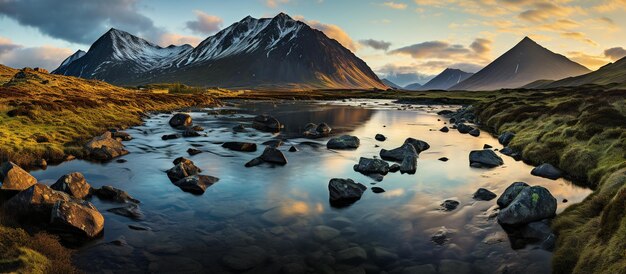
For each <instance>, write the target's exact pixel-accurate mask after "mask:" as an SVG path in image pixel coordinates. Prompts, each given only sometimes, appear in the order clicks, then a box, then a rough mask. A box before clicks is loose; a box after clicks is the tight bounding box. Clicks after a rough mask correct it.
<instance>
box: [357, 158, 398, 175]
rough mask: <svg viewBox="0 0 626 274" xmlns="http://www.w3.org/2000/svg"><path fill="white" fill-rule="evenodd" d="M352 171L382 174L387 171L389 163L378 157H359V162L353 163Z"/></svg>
mask: <svg viewBox="0 0 626 274" xmlns="http://www.w3.org/2000/svg"><path fill="white" fill-rule="evenodd" d="M400 168H402V167H400ZM354 171H357V172H361V173H363V174H370V173H378V174H383V175H384V174H387V173H388V172H389V164H388V163H387V162H385V161H383V160H380V159H369V158H365V157H361V158H360V159H359V163H358V164H356V165H354Z"/></svg>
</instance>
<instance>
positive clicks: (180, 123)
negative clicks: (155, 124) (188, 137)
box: [169, 113, 193, 129]
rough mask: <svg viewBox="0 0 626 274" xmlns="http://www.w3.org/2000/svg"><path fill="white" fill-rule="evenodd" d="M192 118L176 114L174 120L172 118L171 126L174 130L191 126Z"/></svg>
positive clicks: (184, 114) (185, 114) (187, 115)
mask: <svg viewBox="0 0 626 274" xmlns="http://www.w3.org/2000/svg"><path fill="white" fill-rule="evenodd" d="M192 122H193V121H192V119H191V116H190V115H189V114H187V113H176V114H174V116H172V118H170V121H169V124H170V126H171V127H173V128H178V129H181V128H184V127H188V126H191V123H192Z"/></svg>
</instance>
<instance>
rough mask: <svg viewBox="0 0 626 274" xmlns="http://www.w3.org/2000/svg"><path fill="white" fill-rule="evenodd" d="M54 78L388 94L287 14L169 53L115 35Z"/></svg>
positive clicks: (246, 22)
mask: <svg viewBox="0 0 626 274" xmlns="http://www.w3.org/2000/svg"><path fill="white" fill-rule="evenodd" d="M53 73H56V74H63V75H71V76H78V77H82V78H89V79H99V80H104V81H106V82H109V83H113V84H118V85H141V84H148V83H167V82H175V83H183V84H188V85H195V86H219V87H226V88H261V89H262V88H284V89H371V88H379V89H386V86H385V85H384V84H383V83H382V82H381V81H380V79H378V77H377V76H376V74H374V72H372V70H371V69H370V68H369V67H368V66H367V64H366V63H365V62H364V61H363V60H361V59H359V58H358V57H356V56H355V55H354V54H353V53H352V52H351V51H350V50H348V49H346V48H345V47H343V46H342V45H341V44H340V43H339V42H337V41H335V40H333V39H330V38H328V37H327V36H326V35H324V33H322V32H321V31H318V30H315V29H313V28H311V27H309V26H308V25H307V24H305V23H303V22H301V21H296V20H294V19H292V18H291V17H289V16H288V15H286V14H284V13H280V14H278V15H277V16H276V17H274V18H261V19H255V18H252V17H250V16H248V17H246V18H244V19H243V20H241V21H239V22H237V23H234V24H232V25H231V26H229V27H227V28H225V29H223V30H221V31H220V32H218V33H217V34H215V35H213V36H210V37H208V38H207V39H205V40H204V41H202V42H201V43H200V44H199V45H198V46H197V47H195V48H194V47H192V46H190V45H182V46H174V45H171V46H169V47H166V48H163V47H160V46H158V45H155V44H153V43H151V42H148V41H146V40H144V39H142V38H139V37H136V36H133V35H132V34H130V33H127V32H124V31H121V30H116V29H111V30H109V31H108V32H107V33H105V34H104V35H102V36H101V37H100V38H99V39H98V40H97V41H96V42H94V43H93V45H91V47H90V48H89V51H87V52H86V53H84V52H82V51H79V52H77V53H75V54H73V55H72V56H70V57H68V58H67V59H66V60H65V61H63V63H62V64H61V65H60V66H59V68H57V69H56V70H54V71H53Z"/></svg>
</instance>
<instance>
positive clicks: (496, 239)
mask: <svg viewBox="0 0 626 274" xmlns="http://www.w3.org/2000/svg"><path fill="white" fill-rule="evenodd" d="M507 239H508V236H507V234H506V232H504V231H496V232H494V233H490V234H489V235H487V237H485V239H483V241H482V242H483V243H484V244H487V245H493V244H499V243H503V242H506V241H507Z"/></svg>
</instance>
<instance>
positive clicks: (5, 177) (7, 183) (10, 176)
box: [0, 162, 37, 190]
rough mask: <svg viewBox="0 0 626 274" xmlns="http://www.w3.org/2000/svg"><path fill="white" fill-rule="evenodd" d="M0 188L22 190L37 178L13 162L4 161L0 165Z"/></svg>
mask: <svg viewBox="0 0 626 274" xmlns="http://www.w3.org/2000/svg"><path fill="white" fill-rule="evenodd" d="M0 182H1V183H2V186H0V189H4V190H24V189H27V188H29V187H31V186H33V185H34V184H36V183H37V179H35V177H33V176H32V175H30V173H28V172H26V170H23V169H22V168H20V167H19V166H18V165H16V164H14V163H13V162H5V163H3V164H2V166H0Z"/></svg>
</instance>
